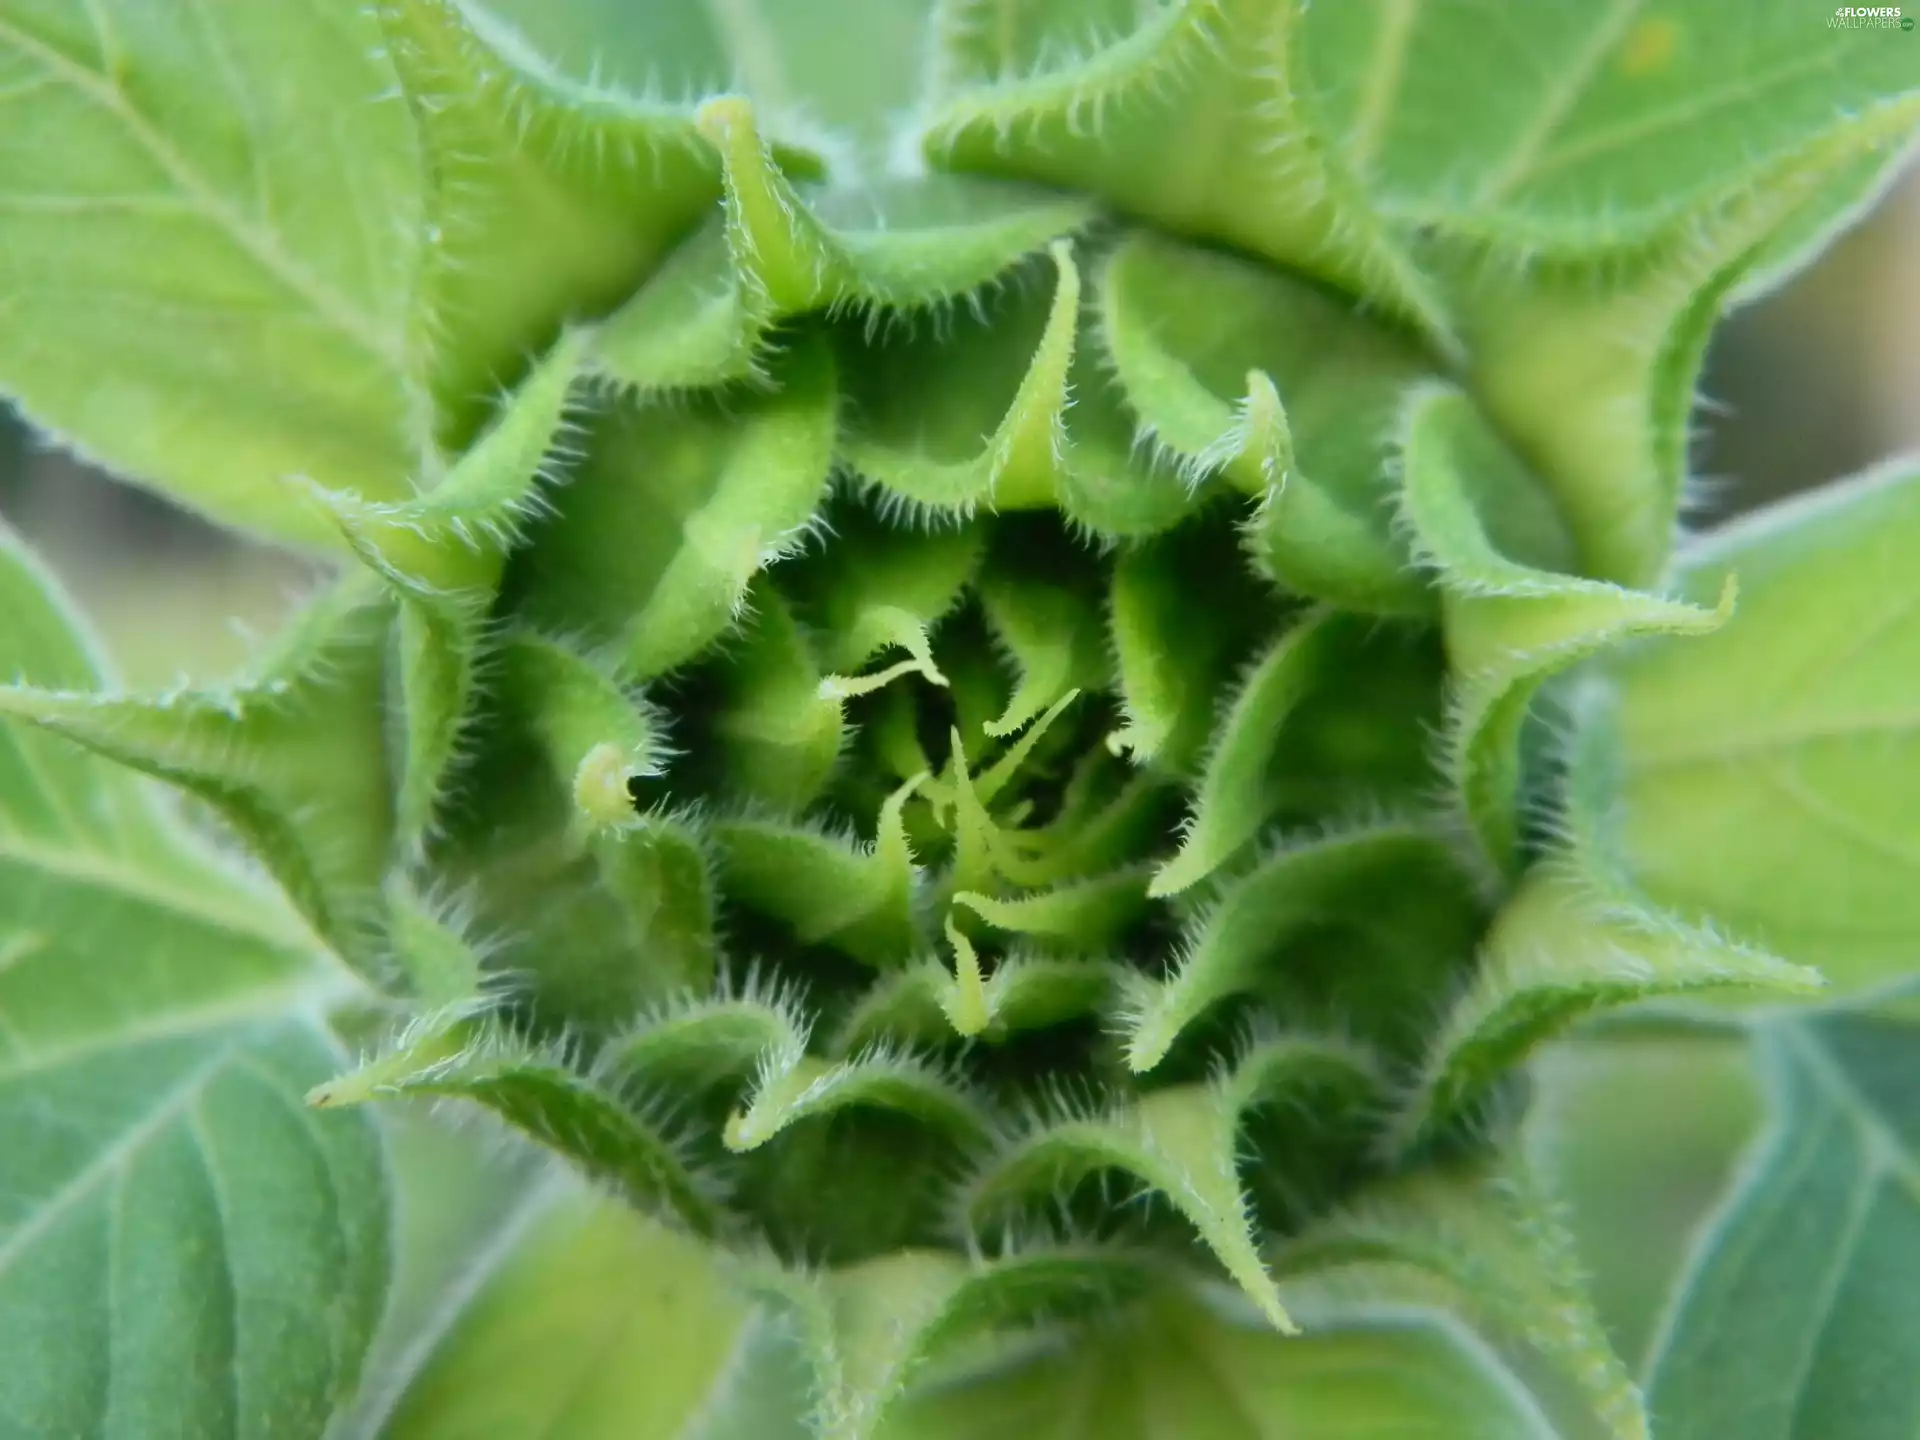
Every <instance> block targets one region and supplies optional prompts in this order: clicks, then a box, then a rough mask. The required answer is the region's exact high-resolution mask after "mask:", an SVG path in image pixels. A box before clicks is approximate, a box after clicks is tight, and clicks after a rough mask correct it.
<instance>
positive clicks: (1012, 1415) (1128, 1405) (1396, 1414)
mask: <svg viewBox="0 0 1920 1440" xmlns="http://www.w3.org/2000/svg"><path fill="white" fill-rule="evenodd" d="M1223 1309H1224V1307H1220V1306H1217V1305H1213V1306H1203V1305H1199V1304H1196V1303H1194V1302H1193V1301H1190V1300H1188V1301H1180V1300H1174V1299H1169V1300H1167V1301H1163V1302H1160V1303H1158V1304H1155V1305H1153V1306H1152V1307H1151V1308H1148V1309H1145V1310H1144V1311H1142V1312H1141V1313H1139V1314H1138V1315H1137V1316H1129V1317H1128V1321H1127V1323H1119V1324H1111V1325H1107V1326H1103V1327H1099V1328H1097V1329H1092V1330H1090V1332H1089V1333H1086V1334H1083V1335H1080V1336H1077V1337H1076V1339H1075V1343H1073V1344H1071V1345H1067V1346H1059V1347H1051V1348H1047V1349H1043V1350H1040V1351H1039V1352H1038V1353H1037V1354H1034V1355H1031V1356H1025V1357H1020V1359H1019V1360H1018V1362H1017V1363H1015V1364H1012V1365H1006V1366H1001V1367H998V1368H996V1369H992V1370H986V1371H984V1372H982V1373H979V1374H975V1375H970V1376H965V1377H962V1378H961V1379H959V1380H957V1381H953V1382H949V1383H947V1384H942V1385H929V1386H927V1387H926V1388H925V1390H924V1392H923V1393H922V1394H921V1395H919V1396H916V1397H914V1398H913V1399H911V1400H909V1401H908V1402H907V1403H906V1404H904V1405H903V1406H902V1407H901V1408H900V1410H899V1411H898V1412H897V1415H896V1416H895V1417H894V1418H893V1419H892V1422H891V1423H890V1424H888V1425H886V1426H885V1427H884V1428H883V1429H882V1431H881V1437H882V1440H993V1437H996V1436H1004V1435H1010V1434H1017V1435H1022V1436H1026V1437H1030V1440H1259V1437H1267V1436H1288V1437H1293V1436H1299V1437H1303V1440H1305V1437H1312V1440H1333V1437H1340V1440H1349V1437H1351V1440H1359V1437H1362V1436H1366V1437H1386V1436H1396V1437H1398V1436H1407V1437H1412V1436H1420V1437H1421V1440H1550V1437H1553V1436H1555V1435H1556V1434H1557V1433H1558V1432H1557V1431H1556V1430H1555V1428H1554V1427H1553V1426H1552V1424H1551V1423H1550V1422H1549V1421H1548V1419H1547V1417H1546V1416H1545V1415H1543V1414H1542V1413H1541V1412H1540V1410H1539V1409H1538V1408H1537V1406H1536V1405H1535V1404H1534V1402H1533V1401H1532V1399H1531V1398H1530V1397H1529V1396H1528V1395H1527V1394H1526V1392H1525V1390H1524V1389H1523V1388H1522V1387H1521V1385H1520V1384H1519V1383H1518V1381H1517V1380H1516V1378H1515V1377H1514V1376H1513V1375H1512V1374H1511V1373H1510V1372H1509V1371H1507V1370H1506V1369H1505V1368H1504V1367H1503V1366H1502V1365H1501V1364H1500V1362H1499V1361H1498V1360H1497V1359H1496V1358H1495V1357H1494V1356H1492V1355H1490V1354H1489V1353H1488V1352H1487V1351H1486V1349H1485V1348H1484V1347H1483V1346H1480V1345H1478V1344H1476V1343H1475V1342H1474V1341H1473V1340H1472V1339H1471V1337H1469V1336H1468V1335H1466V1334H1464V1333H1463V1332H1462V1331H1461V1329H1460V1328H1459V1327H1457V1326H1455V1325H1453V1324H1450V1323H1445V1322H1440V1321H1435V1320H1432V1319H1428V1318H1423V1317H1421V1316H1419V1315H1417V1314H1413V1313H1409V1312H1408V1311H1406V1310H1405V1309H1400V1310H1398V1311H1395V1310H1392V1309H1385V1310H1382V1311H1379V1312H1375V1313H1366V1312H1360V1313H1355V1314H1351V1315H1343V1316H1340V1317H1338V1318H1335V1319H1330V1320H1329V1321H1328V1322H1327V1323H1326V1324H1325V1325H1324V1326H1320V1327H1316V1328H1315V1330H1314V1331H1313V1332H1312V1333H1310V1334H1307V1335H1300V1336H1281V1335H1275V1334H1273V1333H1272V1332H1271V1331H1263V1330H1260V1329H1256V1328H1254V1327H1253V1326H1250V1325H1248V1324H1246V1323H1245V1322H1244V1320H1243V1318H1242V1317H1241V1316H1239V1315H1237V1314H1232V1313H1223Z"/></svg>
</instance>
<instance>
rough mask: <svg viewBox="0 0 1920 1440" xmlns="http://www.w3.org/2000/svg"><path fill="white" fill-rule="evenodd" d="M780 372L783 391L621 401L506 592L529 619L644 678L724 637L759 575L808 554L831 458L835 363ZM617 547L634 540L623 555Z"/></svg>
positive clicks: (796, 353) (814, 348)
mask: <svg viewBox="0 0 1920 1440" xmlns="http://www.w3.org/2000/svg"><path fill="white" fill-rule="evenodd" d="M777 368H778V376H779V379H780V381H781V382H782V388H781V389H780V390H779V391H778V392H777V393H774V394H768V395H755V394H746V393H740V394H728V395H726V396H725V397H715V398H711V399H703V400H699V401H695V402H691V403H688V404H680V405H670V404H666V403H649V404H642V403H640V402H635V401H628V400H611V401H609V402H608V404H609V407H610V413H608V414H607V415H606V416H605V417H604V418H603V419H602V420H601V422H600V423H599V424H598V425H596V426H595V428H594V435H593V438H592V440H591V441H590V442H589V443H588V445H587V446H586V454H585V456H584V458H583V460H582V462H581V467H580V472H579V474H578V475H577V476H576V477H575V479H574V481H573V483H572V484H570V485H569V486H568V488H567V503H566V504H565V505H564V506H563V507H561V508H560V510H559V512H558V513H557V514H556V515H555V516H554V517H553V518H552V519H551V520H550V521H548V522H547V523H544V524H542V525H540V526H537V527H536V528H535V530H534V532H533V534H532V535H531V536H530V537H529V539H530V543H529V545H528V548H527V549H526V550H524V551H522V552H521V554H520V556H519V557H518V559H517V561H516V566H515V573H514V574H513V575H512V576H511V577H510V580H509V592H510V594H512V595H513V596H514V597H515V598H516V600H518V601H519V602H520V608H521V613H522V614H524V615H525V616H527V617H528V618H530V619H531V620H533V621H534V622H535V623H536V624H538V625H539V626H541V627H542V628H544V629H547V630H549V631H551V632H553V633H555V634H561V635H573V636H580V635H584V636H585V637H586V638H588V639H590V640H592V641H593V642H595V643H606V644H617V645H618V646H619V647H620V648H621V650H622V652H623V655H622V673H623V674H624V676H625V677H626V678H628V679H631V680H650V679H652V678H653V677H655V676H657V675H660V674H663V673H665V672H666V671H669V670H672V669H675V668H677V667H678V666H681V665H684V664H686V663H687V662H688V661H690V660H692V659H694V658H695V657H696V656H698V655H699V654H700V653H701V652H702V651H704V650H705V649H706V648H707V647H708V646H710V645H712V644H713V643H714V642H715V641H716V640H718V639H719V638H720V637H721V636H722V635H724V634H725V633H726V632H727V631H728V629H730V628H731V627H732V625H733V623H734V621H735V620H736V619H737V618H738V616H739V613H740V609H741V607H742V605H743V603H744V602H745V600H746V596H747V587H748V585H749V584H750V583H751V581H752V579H753V577H754V576H755V575H756V574H757V573H758V572H759V571H760V570H761V569H762V568H764V567H765V566H767V565H769V564H771V563H772V562H773V561H775V560H777V559H778V558H780V557H781V556H782V555H784V554H786V553H787V552H789V551H790V550H792V549H794V548H796V547H797V546H798V545H799V544H800V543H801V541H802V539H803V538H804V536H805V534H806V532H807V526H808V523H809V522H810V521H811V520H812V519H813V516H814V512H815V511H816V510H817V509H818V508H819V506H820V503H821V501H822V500H823V499H824V498H825V493H826V484H827V473H828V468H829V466H830V464H831V462H832V459H833V444H834V433H835V404H836V401H835V381H834V372H833V365H832V361H831V358H830V357H829V356H828V355H827V354H825V353H824V351H823V349H822V348H821V347H820V346H819V345H817V344H814V343H805V344H800V345H798V346H796V347H795V349H794V350H793V352H792V353H790V354H788V355H786V356H784V357H783V358H782V361H781V364H780V365H779V366H778V367H777ZM615 534H617V535H620V536H622V537H624V542H625V543H623V544H622V545H620V546H618V547H610V546H609V545H608V544H607V543H606V540H607V537H608V536H609V535H615Z"/></svg>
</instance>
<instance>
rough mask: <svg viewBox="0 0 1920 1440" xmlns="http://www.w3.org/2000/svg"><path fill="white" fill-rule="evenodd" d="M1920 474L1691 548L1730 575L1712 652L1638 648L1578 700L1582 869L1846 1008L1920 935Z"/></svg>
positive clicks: (1811, 500) (1768, 518)
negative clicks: (1805, 973) (1797, 973)
mask: <svg viewBox="0 0 1920 1440" xmlns="http://www.w3.org/2000/svg"><path fill="white" fill-rule="evenodd" d="M1916 537H1920V470H1916V469H1914V468H1913V467H1912V466H1911V464H1905V465H1893V466H1889V467H1888V468H1885V469H1883V470H1879V471H1876V472H1872V473H1869V474H1867V475H1863V476H1860V477H1858V478H1856V479H1854V480H1852V481H1850V482H1846V483H1843V484H1839V485H1836V486H1833V487H1832V488H1830V489H1826V490H1823V491H1819V492H1816V493H1815V494H1813V495H1810V496H1808V497H1806V498H1805V499H1803V500H1799V501H1795V502H1790V503H1788V504H1785V505H1782V506H1778V507H1776V508H1775V509H1773V510H1771V511H1767V512H1762V513H1761V514H1759V515H1756V516H1754V517H1752V518H1751V519H1749V520H1746V521H1742V522H1737V523H1735V524H1733V525H1730V526H1728V527H1727V528H1726V529H1725V530H1723V531H1721V532H1719V533H1717V534H1715V535H1711V536H1708V537H1706V538H1703V539H1702V540H1701V541H1700V542H1698V543H1697V544H1696V545H1695V546H1693V547H1691V548H1690V549H1689V550H1688V551H1687V553H1686V556H1685V559H1684V561H1683V568H1682V579H1681V584H1682V586H1683V588H1684V590H1685V591H1686V593H1688V594H1689V595H1694V596H1700V595H1706V594H1710V593H1711V592H1712V591H1713V590H1715V589H1717V588H1718V587H1719V586H1721V585H1722V584H1723V583H1724V579H1723V577H1725V576H1727V575H1729V574H1736V573H1737V574H1738V575H1739V577H1740V581H1741V588H1742V598H1741V602H1740V603H1741V608H1740V613H1739V614H1738V615H1736V616H1735V617H1734V618H1733V619H1732V620H1731V621H1729V622H1728V624H1727V625H1726V626H1725V628H1723V629H1722V630H1720V631H1719V632H1718V633H1717V634H1715V635H1712V636H1709V637H1706V638H1704V639H1701V640H1697V641H1688V642H1686V643H1685V644H1680V645H1669V644H1665V643H1652V644H1647V645H1643V646H1640V647H1637V648H1635V649H1634V650H1633V651H1631V652H1630V653H1629V654H1627V655H1626V656H1624V657H1623V658H1622V659H1621V660H1620V661H1618V662H1617V663H1616V664H1615V665H1614V666H1613V667H1612V668H1611V671H1610V683H1609V684H1608V685H1607V686H1606V687H1605V689H1604V690H1601V689H1596V690H1595V691H1594V692H1593V693H1592V695H1591V696H1590V697H1589V703H1588V704H1587V706H1586V707H1585V713H1584V715H1583V717H1582V719H1581V721H1580V726H1581V729H1580V736H1579V739H1578V742H1577V745H1576V749H1575V753H1574V755H1573V757H1572V763H1573V766H1574V772H1573V775H1574V811H1575V814H1574V825H1575V828H1576V831H1577V832H1578V833H1579V835H1580V836H1581V837H1582V843H1583V844H1584V846H1585V849H1586V852H1587V857H1588V863H1589V864H1590V865H1591V866H1593V867H1594V868H1595V869H1596V870H1598V871H1600V872H1603V873H1605V874H1608V875H1610V876H1613V877H1616V878H1617V880H1618V881H1619V883H1621V884H1624V885H1626V886H1628V887H1630V888H1632V889H1633V890H1635V891H1636V892H1638V893H1640V894H1642V895H1644V896H1645V897H1646V898H1647V899H1648V900H1649V901H1651V902H1652V903H1653V904H1656V905H1658V906H1661V907H1664V908H1666V909H1670V910H1673V911H1675V912H1676V913H1678V914H1680V915H1682V916H1683V917H1685V918H1687V919H1690V920H1693V921H1696V922H1699V923H1703V924H1712V925H1715V926H1719V927H1724V928H1725V929H1726V930H1728V931H1729V932H1730V933H1732V934H1734V935H1737V936H1740V937H1742V938H1743V939H1746V940H1748V941H1751V942H1752V943H1755V944H1758V945H1761V946H1764V947H1765V948H1767V949H1769V950H1771V951H1774V952H1775V953H1777V954H1780V955H1782V956H1785V957H1786V958H1788V959H1790V960H1796V961H1799V962H1800V963H1802V964H1805V965H1813V966H1818V967H1819V968H1820V969H1821V971H1823V972H1824V973H1825V974H1826V975H1827V976H1828V977H1829V978H1831V979H1832V980H1833V981H1834V983H1835V985H1836V986H1838V987H1840V988H1841V989H1845V990H1854V989H1860V988H1863V987H1866V986H1870V985H1872V984H1874V983H1876V982H1879V981H1882V980H1885V979H1888V978H1891V977H1893V976H1895V975H1898V974H1904V973H1905V972H1907V971H1908V970H1910V969H1912V967H1913V963H1914V948H1913V944H1912V939H1911V937H1912V935H1913V934H1914V932H1915V927H1916V926H1917V925H1920V910H1916V908H1915V906H1916V903H1920V902H1917V900H1916V889H1915V885H1914V876H1915V867H1916V865H1917V864H1920V729H1916V722H1915V715H1916V706H1917V705H1920V618H1916V616H1917V614H1920V611H1917V609H1916V604H1915V602H1916V597H1920V590H1917V589H1916V586H1920V576H1916V574H1915V569H1914V566H1913V564H1912V551H1913V546H1914V544H1915V543H1916Z"/></svg>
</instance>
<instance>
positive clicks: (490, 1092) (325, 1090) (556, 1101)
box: [307, 1017, 726, 1234]
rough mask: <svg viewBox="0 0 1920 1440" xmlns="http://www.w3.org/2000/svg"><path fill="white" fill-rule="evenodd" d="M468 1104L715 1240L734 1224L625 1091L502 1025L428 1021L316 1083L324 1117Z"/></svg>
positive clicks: (707, 1183) (643, 1205)
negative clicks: (354, 1066) (339, 1111)
mask: <svg viewBox="0 0 1920 1440" xmlns="http://www.w3.org/2000/svg"><path fill="white" fill-rule="evenodd" d="M404 1096H431V1097H435V1098H446V1099H455V1100H464V1101H467V1102H469V1103H470V1104H474V1105H477V1106H480V1107H481V1108H482V1109H485V1110H488V1111H491V1112H492V1113H493V1114H495V1115H496V1116H498V1117H499V1118H500V1119H501V1120H503V1121H505V1122H506V1123H507V1124H508V1125H511V1126H513V1127H514V1128H515V1129H517V1130H521V1131H524V1132H525V1133H526V1134H528V1135H530V1136H532V1137H533V1138H535V1139H537V1140H539V1141H541V1142H542V1143H543V1144H546V1145H550V1146H552V1147H553V1148H554V1149H556V1150H558V1151H560V1152H561V1153H562V1154H564V1155H566V1156H567V1157H568V1158H569V1159H571V1160H572V1161H574V1162H575V1163H576V1164H578V1165H579V1166H580V1167H581V1169H582V1170H584V1171H585V1172H586V1173H587V1174H588V1175H590V1176H592V1177H593V1178H595V1179H597V1180H600V1181H603V1182H605V1183H606V1184H609V1185H612V1186H614V1187H615V1188H616V1189H618V1190H619V1191H620V1193H621V1194H623V1195H624V1196H625V1197H626V1198H627V1199H628V1200H629V1201H630V1202H631V1203H632V1204H634V1205H635V1206H637V1207H639V1208H640V1209H642V1210H645V1211H647V1212H648V1213H657V1214H659V1215H661V1216H663V1217H665V1218H669V1219H671V1220H674V1221H676V1222H678V1223H679V1224H682V1225H685V1226H686V1227H687V1228H688V1229H690V1230H692V1231H694V1232H695V1233H697V1234H711V1233H713V1232H715V1231H717V1230H719V1229H721V1228H722V1227H723V1226H724V1224H725V1221H726V1215H725V1211H724V1210H723V1208H722V1206H721V1204H720V1201H719V1199H718V1197H717V1196H716V1195H715V1194H714V1186H713V1184H712V1180H711V1177H708V1176H706V1175H703V1174H701V1173H700V1172H698V1171H697V1170H695V1169H694V1168H693V1167H692V1166H691V1165H690V1164H689V1162H688V1160H687V1159H686V1157H685V1156H684V1155H683V1154H682V1153H681V1147H680V1145H679V1144H678V1143H677V1137H675V1136H674V1135H673V1134H672V1133H671V1131H670V1130H669V1129H668V1128H667V1127H666V1126H665V1125H664V1124H663V1123H662V1122H661V1121H660V1120H658V1119H656V1118H654V1117H652V1116H650V1115H649V1114H648V1113H647V1111H646V1109H645V1108H644V1106H643V1104H642V1103H641V1102H640V1101H639V1100H638V1099H637V1098H635V1097H633V1096H630V1095H628V1094H626V1093H624V1092H623V1091H621V1090H620V1089H619V1088H618V1087H616V1086H614V1085H611V1084H608V1083H606V1082H605V1081H602V1080H600V1079H598V1078H597V1077H595V1076H592V1075H588V1074H586V1073H584V1072H583V1071H581V1070H580V1069H579V1068H578V1067H576V1066H575V1065H574V1064H573V1063H572V1061H571V1057H570V1056H569V1055H568V1053H567V1052H566V1051H564V1050H558V1049H554V1048H552V1047H541V1046H536V1045H532V1044H529V1043H528V1042H526V1041H524V1040H521V1039H519V1038H517V1037H515V1036H514V1035H513V1034H511V1032H509V1031H507V1030H505V1029H504V1028H502V1027H501V1026H500V1025H498V1024H497V1023H494V1022H491V1021H486V1020H477V1021H476V1020H472V1019H468V1018H464V1017H456V1018H453V1019H451V1020H446V1021H442V1022H440V1023H438V1024H436V1023H433V1022H431V1021H429V1022H428V1023H426V1024H423V1025H420V1026H418V1027H416V1028H415V1029H414V1030H412V1031H410V1032H409V1033H407V1034H404V1035H402V1036H401V1037H400V1039H399V1042H398V1043H397V1045H396V1046H395V1048H394V1049H393V1050H392V1051H390V1052H389V1053H387V1054H385V1055H382V1056H380V1057H378V1058H377V1059H374V1060H371V1061H369V1062H368V1063H367V1064H365V1065H363V1066H361V1068H360V1069H358V1070H355V1071H350V1072H349V1073H347V1074H345V1075H342V1076H340V1077H339V1078H338V1079H334V1080H330V1081H328V1082H327V1083H326V1084H324V1085H320V1086H316V1087H315V1088H314V1090H313V1091H312V1093H311V1094H310V1095H309V1096H308V1097H307V1100H308V1103H309V1104H310V1105H313V1106H314V1107H316V1108H318V1109H322V1110H330V1109H334V1108H337V1107H340V1106H350V1105H361V1104H365V1103H366V1102H368V1101H370V1100H375V1099H382V1098H400V1097H404Z"/></svg>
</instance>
